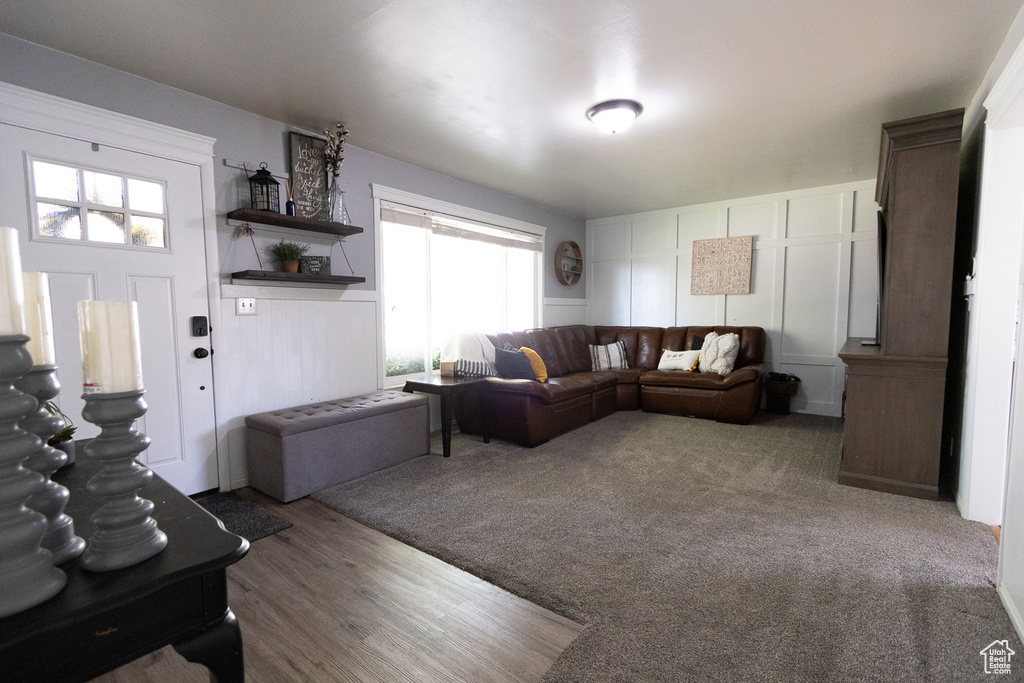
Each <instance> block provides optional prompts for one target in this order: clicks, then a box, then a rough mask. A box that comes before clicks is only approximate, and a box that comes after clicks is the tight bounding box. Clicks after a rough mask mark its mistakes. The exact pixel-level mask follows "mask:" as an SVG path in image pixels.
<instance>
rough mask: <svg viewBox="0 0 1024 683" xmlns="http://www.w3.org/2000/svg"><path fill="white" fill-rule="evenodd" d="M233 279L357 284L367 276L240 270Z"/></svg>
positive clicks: (307, 283)
mask: <svg viewBox="0 0 1024 683" xmlns="http://www.w3.org/2000/svg"><path fill="white" fill-rule="evenodd" d="M231 279H232V280H256V281H260V282H294V283H296V284H302V285H355V284H359V283H360V282H366V278H365V277H357V276H355V275H313V274H311V273H283V272H277V271H270V270H240V271H238V272H235V273H231Z"/></svg>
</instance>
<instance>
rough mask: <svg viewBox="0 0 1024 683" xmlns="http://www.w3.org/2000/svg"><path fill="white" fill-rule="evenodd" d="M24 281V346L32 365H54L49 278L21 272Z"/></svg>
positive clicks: (43, 275) (55, 356)
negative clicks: (26, 336)
mask: <svg viewBox="0 0 1024 683" xmlns="http://www.w3.org/2000/svg"><path fill="white" fill-rule="evenodd" d="M23 276H24V283H25V334H27V335H28V336H29V340H28V344H26V345H25V347H26V348H27V349H28V352H29V354H30V355H31V356H32V365H55V364H56V363H57V354H56V353H55V352H54V350H53V314H52V313H51V312H50V280H49V278H48V277H47V275H46V273H23Z"/></svg>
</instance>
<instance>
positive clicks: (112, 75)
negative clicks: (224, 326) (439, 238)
mask: <svg viewBox="0 0 1024 683" xmlns="http://www.w3.org/2000/svg"><path fill="white" fill-rule="evenodd" d="M0 81H6V82H8V83H12V84H14V85H19V86H22V87H25V88H31V89H33V90H38V91H40V92H44V93H49V94H52V95H57V96H60V97H65V98H67V99H70V100H75V101H77V102H82V103H84V104H90V105H93V106H97V107H102V108H104V109H109V110H112V111H116V112H120V113H123V114H128V115H130V116H135V117H138V118H141V119H145V120H147V121H153V122H155V123H161V124H164V125H168V126H173V127H175V128H180V129H183V130H187V131H192V132H195V133H199V134H202V135H206V136H209V137H212V138H216V140H217V142H216V144H215V145H214V153H215V154H216V157H217V159H216V165H215V169H216V170H215V177H214V181H215V183H216V188H217V211H218V213H219V214H224V213H226V212H228V211H230V210H231V209H234V208H236V207H238V206H240V205H242V202H241V201H240V192H242V191H243V190H244V189H245V180H244V174H243V173H242V172H241V171H239V170H237V169H235V168H231V167H228V166H225V165H224V163H223V161H224V160H225V159H230V160H232V161H244V162H245V163H246V164H258V163H259V162H262V161H265V162H267V164H268V166H269V167H270V169H271V170H273V171H284V170H285V169H286V168H287V166H288V152H287V139H288V131H290V130H295V129H293V128H291V127H289V126H286V125H284V124H282V123H280V122H278V121H272V120H270V119H266V118H263V117H261V116H257V115H255V114H251V113H248V112H245V111H242V110H240V109H236V108H234V107H229V106H227V105H225V104H221V103H219V102H215V101H213V100H210V99H207V98H205V97H200V96H198V95H194V94H192V93H188V92H185V91H183V90H178V89H176V88H172V87H169V86H165V85H161V84H159V83H155V82H153V81H149V80H146V79H144V78H139V77H138V76H133V75H131V74H128V73H125V72H123V71H118V70H116V69H111V68H109V67H106V66H103V65H101V64H97V63H95V62H90V61H87V60H84V59H80V58H78V57H73V56H71V55H68V54H65V53H62V52H57V51H55V50H51V49H49V48H45V47H41V46H39V45H35V44H33V43H29V42H26V41H24V40H21V39H19V38H14V37H12V36H9V35H6V34H3V33H0ZM329 123H332V122H325V124H329ZM350 139H352V140H353V141H355V142H358V141H359V131H358V130H355V131H353V133H352V136H351V138H350ZM346 151H347V153H346V155H345V164H344V166H343V167H342V173H341V176H340V181H341V182H342V184H343V189H345V190H346V195H345V197H346V199H347V200H348V203H349V205H348V206H349V213H350V215H351V218H352V222H353V223H354V224H355V225H359V226H362V227H363V228H364V229H365V230H366V232H365V233H364V234H363V235H361V236H358V235H357V236H353V237H349V238H347V239H346V241H345V251H346V253H347V255H348V258H349V260H350V261H351V263H352V267H353V269H354V270H355V273H356V275H361V276H364V277H366V284H364V285H355V286H354V288H359V289H372V287H373V282H374V280H375V273H374V254H373V248H374V235H373V217H372V201H371V197H370V183H378V184H381V185H386V186H389V187H394V188H396V189H400V190H405V191H407V192H413V193H416V194H421V195H425V196H428V197H431V198H434V199H439V200H442V201H447V202H452V203H455V204H461V205H463V206H467V207H471V208H474V209H478V210H481V211H489V212H491V213H495V214H498V215H501V216H506V217H508V218H514V219H517V220H520V221H525V222H528V223H533V224H536V225H542V226H545V227H546V228H547V238H546V250H547V253H548V254H549V255H550V254H553V252H554V249H555V247H556V246H557V245H558V243H559V242H561V241H563V240H575V241H576V242H578V243H579V244H580V246H581V247H583V246H584V240H585V239H586V231H585V223H584V221H583V219H582V218H577V217H573V216H568V215H565V214H562V213H559V212H557V211H554V210H552V209H548V208H546V207H542V206H538V205H536V204H531V203H530V202H526V201H523V200H521V199H517V198H515V197H512V196H510V195H507V194H504V193H501V192H496V191H494V190H490V189H487V188H483V187H479V186H477V185H473V184H472V183H467V182H465V181H462V180H457V179H455V178H452V177H450V176H447V175H444V174H442V173H437V172H434V171H428V170H426V169H423V168H420V167H418V166H413V165H411V164H407V163H404V162H401V161H397V160H395V159H391V158H389V157H385V156H382V155H380V154H375V153H374V152H370V151H368V150H365V149H361V148H359V147H356V146H351V145H350V146H348V148H347V150H346ZM282 201H283V197H282ZM254 227H256V228H257V231H258V233H257V234H258V237H257V239H258V244H259V247H260V249H261V257H262V258H263V259H264V262H266V255H265V252H263V248H264V247H265V246H266V245H267V244H269V243H270V242H273V241H276V240H277V239H279V238H280V237H283V236H285V235H282V234H276V233H273V232H267V231H264V230H262V229H261V228H259V226H254ZM232 232H233V229H232V228H231V227H230V226H228V225H227V224H226V223H225V222H224V221H223V220H221V221H220V223H219V231H218V233H219V234H218V236H219V243H220V244H219V246H220V260H221V263H220V271H221V273H222V274H226V273H230V272H232V271H235V270H244V269H248V268H256V267H257V263H256V257H255V255H254V254H253V250H252V245H251V243H249V241H248V240H247V239H241V240H239V239H234V238H233V236H232ZM288 238H290V239H295V240H299V239H302V241H309V242H310V243H312V244H313V248H312V250H311V251H310V253H311V254H328V253H330V254H331V255H332V266H333V270H334V273H335V274H348V272H347V270H346V269H345V266H344V259H343V258H341V253H340V251H339V249H338V248H337V247H336V246H335V247H333V248H332V245H331V243H330V241H328V240H323V239H320V240H318V239H317V238H312V239H305V237H304V236H303V237H301V238H300V237H299V236H297V235H289V236H288ZM549 260H551V259H550V258H545V263H544V295H545V296H546V297H557V298H583V297H584V296H585V291H586V287H585V283H584V282H582V281H581V282H580V283H579V284H577V285H575V286H573V287H564V286H562V285H560V284H559V283H558V281H557V280H556V279H555V276H554V270H553V268H552V267H551V265H550V264H549V263H548V261H549Z"/></svg>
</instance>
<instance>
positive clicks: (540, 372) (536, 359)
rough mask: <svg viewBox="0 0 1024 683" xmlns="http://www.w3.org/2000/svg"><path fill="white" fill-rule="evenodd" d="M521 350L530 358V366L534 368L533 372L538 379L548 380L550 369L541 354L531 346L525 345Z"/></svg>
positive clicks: (541, 380)
mask: <svg viewBox="0 0 1024 683" xmlns="http://www.w3.org/2000/svg"><path fill="white" fill-rule="evenodd" d="M519 350H520V351H522V352H523V353H525V354H526V357H527V358H528V359H529V360H530V366H531V367H532V368H533V374H534V375H535V376H536V379H537V381H538V382H547V381H548V369H547V366H545V365H544V360H543V359H542V358H541V357H540V355H539V354H538V353H537V352H536V351H534V350H533V349H531V348H530V347H529V346H524V347H522V348H520V349H519Z"/></svg>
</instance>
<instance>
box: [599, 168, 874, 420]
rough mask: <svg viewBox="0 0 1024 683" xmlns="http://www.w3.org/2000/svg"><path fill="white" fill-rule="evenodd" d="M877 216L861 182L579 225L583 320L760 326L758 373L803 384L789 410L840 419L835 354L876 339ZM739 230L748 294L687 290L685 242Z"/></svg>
mask: <svg viewBox="0 0 1024 683" xmlns="http://www.w3.org/2000/svg"><path fill="white" fill-rule="evenodd" d="M877 210H878V207H877V205H876V204H875V202H874V181H873V180H866V181H862V182H858V183H848V184H844V185H833V186H828V187H818V188H809V189H806V190H796V191H793V192H784V193H778V194H774V195H766V196H761V197H748V198H744V199H736V200H728V201H723V202H715V203H711V204H702V205H696V206H688V207H679V208H675V209H666V210H661V211H651V212H647V213H642V214H633V215H628V216H614V217H609V218H599V219H594V220H591V221H588V222H587V263H588V264H589V267H590V271H589V277H588V278H587V322H588V323H590V324H603V325H657V326H661V327H666V326H670V325H757V326H760V327H764V328H765V330H766V331H767V332H768V348H767V353H766V363H767V365H768V368H769V369H771V370H775V371H778V372H788V373H793V374H795V375H797V376H798V377H800V379H801V385H800V390H799V392H798V393H797V395H796V396H795V397H794V399H793V401H792V408H793V410H796V411H799V412H810V413H816V414H822V415H839V414H840V410H841V404H842V392H843V376H844V368H843V364H842V362H841V361H840V360H839V359H838V357H837V356H836V354H837V353H838V351H839V348H840V347H841V346H842V345H843V343H845V341H846V338H847V336H863V337H872V336H874V330H875V310H876V308H875V307H876V301H877V290H878V278H877V251H876V237H877V221H876V218H875V213H876V212H877ZM673 225H674V226H675V234H674V235H673V234H672V232H671V231H670V227H671V226H673ZM743 235H753V236H754V253H753V265H752V269H751V288H750V294H746V295H720V296H694V295H691V294H690V272H691V267H692V259H693V242H694V240H699V239H710V238H715V237H738V236H743ZM673 237H674V239H673ZM673 244H674V246H673ZM673 262H674V263H675V268H670V267H669V265H668V264H670V263H673ZM673 298H674V316H673V315H672V314H671V312H672V310H673V309H670V308H669V307H668V302H669V301H670V300H672V299H673Z"/></svg>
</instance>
